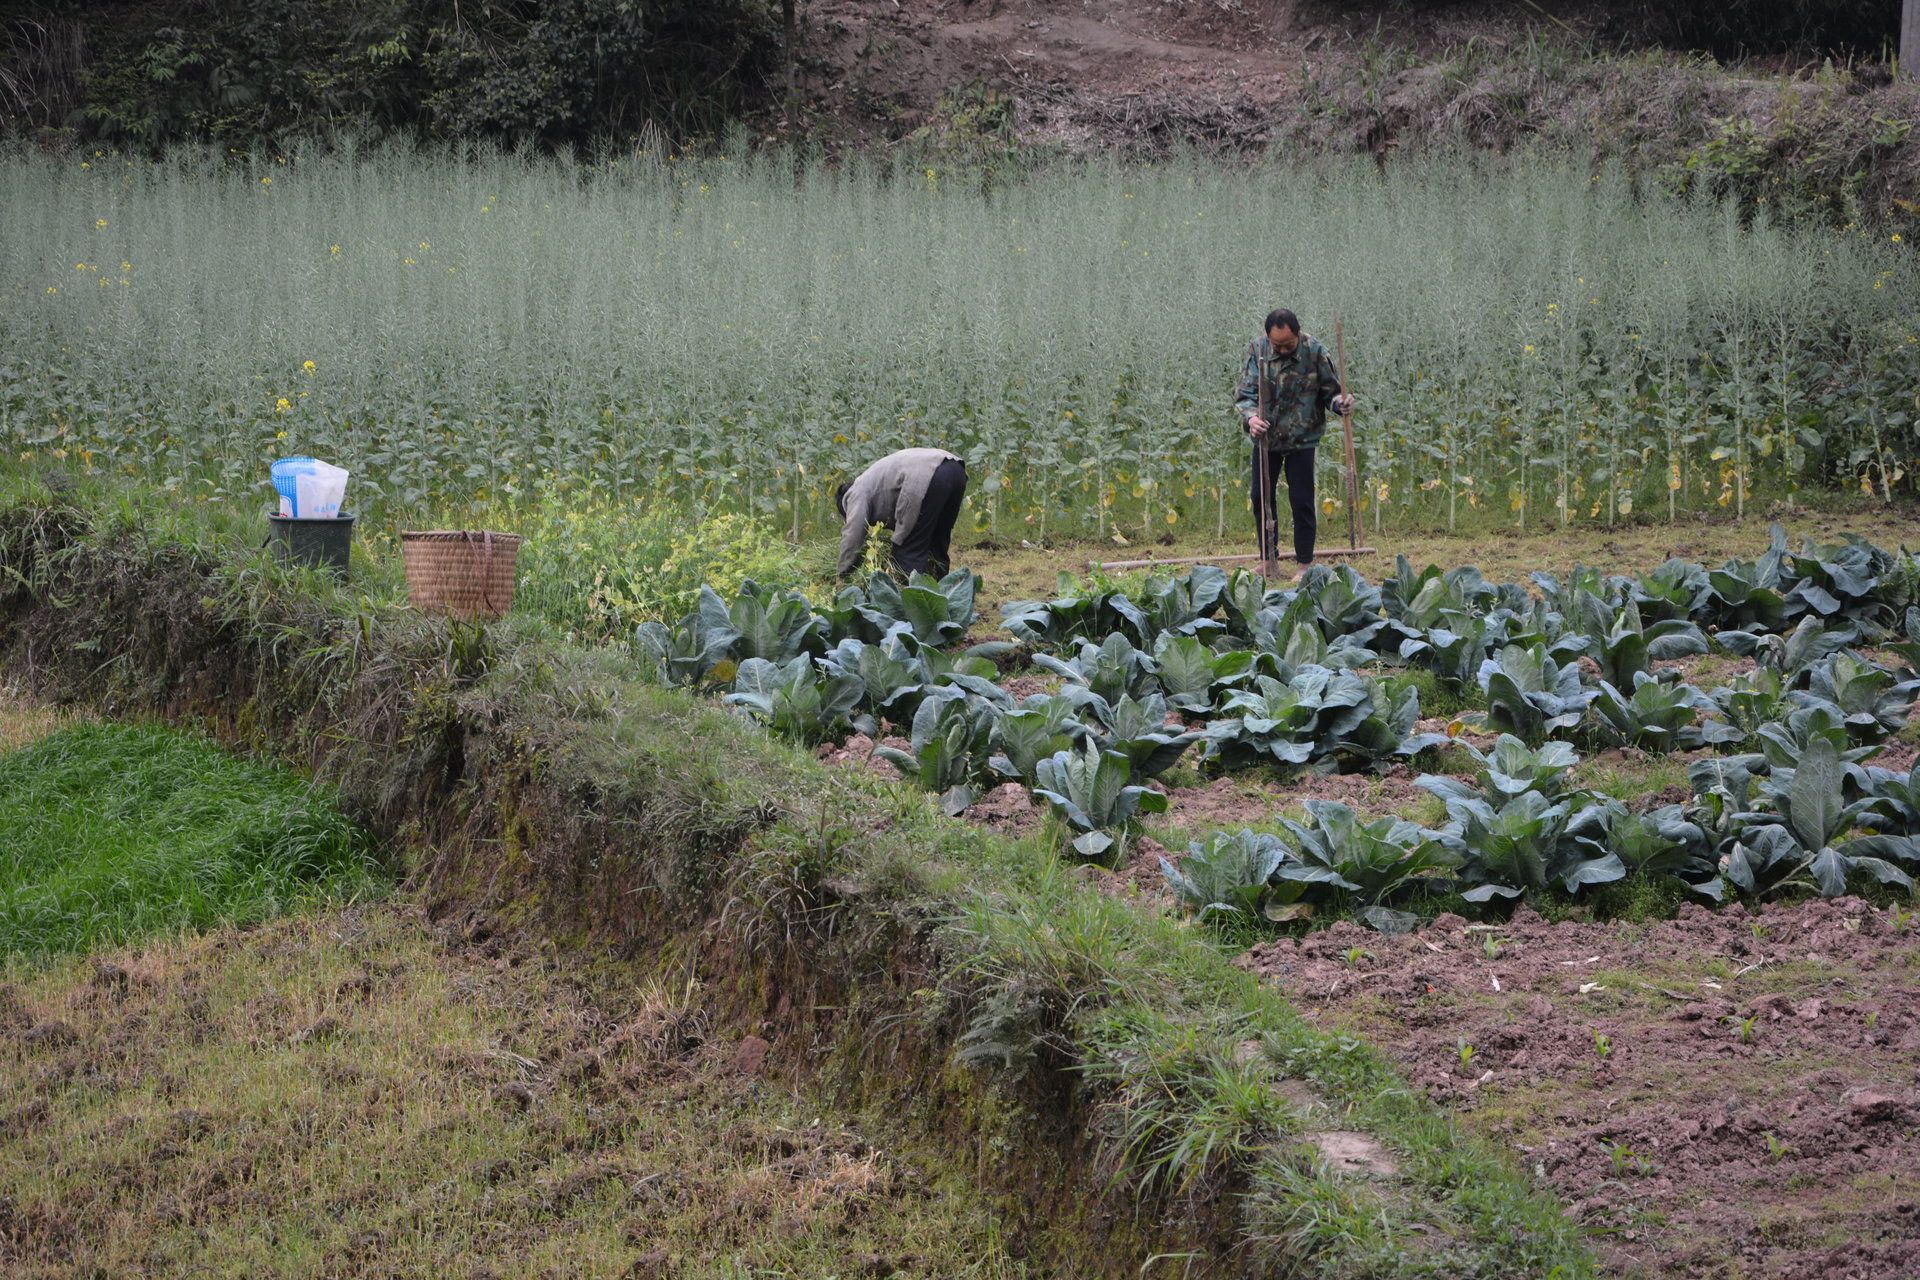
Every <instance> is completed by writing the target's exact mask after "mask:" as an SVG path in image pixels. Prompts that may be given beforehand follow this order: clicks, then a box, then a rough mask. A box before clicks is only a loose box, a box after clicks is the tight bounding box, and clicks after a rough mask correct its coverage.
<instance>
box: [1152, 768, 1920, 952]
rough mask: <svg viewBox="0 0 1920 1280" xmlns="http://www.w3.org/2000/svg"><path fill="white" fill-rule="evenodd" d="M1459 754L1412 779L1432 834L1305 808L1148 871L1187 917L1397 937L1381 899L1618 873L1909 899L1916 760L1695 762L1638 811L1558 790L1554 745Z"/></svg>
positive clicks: (1752, 888) (1567, 885)
mask: <svg viewBox="0 0 1920 1280" xmlns="http://www.w3.org/2000/svg"><path fill="white" fill-rule="evenodd" d="M1463 745H1464V744H1463ZM1466 750H1467V751H1469V752H1470V753H1471V754H1472V755H1473V757H1474V760H1475V763H1476V765H1477V768H1476V772H1475V774H1474V777H1473V780H1472V781H1471V782H1466V781H1462V780H1460V779H1458V778H1452V777H1440V776H1436V775H1431V774H1423V775H1421V776H1420V777H1419V778H1417V779H1416V780H1415V782H1416V785H1418V786H1421V787H1424V788H1426V789H1427V790H1428V791H1430V792H1432V793H1433V794H1434V795H1436V796H1438V797H1440V799H1441V800H1442V801H1443V802H1444V803H1445V805H1446V811H1447V822H1446V823H1445V824H1444V825H1443V826H1441V827H1440V828H1438V829H1437V830H1429V829H1426V828H1423V827H1421V826H1419V825H1418V824H1416V823H1414V822H1411V821H1408V820H1406V819H1403V818H1397V817H1391V816H1389V817H1383V818H1379V819H1376V820H1374V821H1372V822H1366V821H1363V820H1362V819H1361V818H1360V817H1359V816H1358V815H1356V814H1355V813H1354V812H1353V810H1351V809H1350V808H1348V807H1347V806H1346V805H1343V804H1339V803H1337V802H1330V801H1319V800H1309V801H1307V802H1306V805H1305V807H1306V810H1307V815H1308V818H1307V821H1306V822H1304V823H1302V822H1297V821H1294V820H1293V819H1291V818H1282V819H1281V825H1282V826H1283V827H1284V828H1285V834H1284V835H1276V834H1270V833H1265V832H1254V831H1251V830H1242V831H1240V832H1238V833H1228V832H1216V833H1214V834H1213V835H1212V836H1210V837H1208V838H1207V839H1204V840H1197V841H1194V842H1193V844H1192V845H1191V846H1190V848H1189V851H1188V854H1187V856H1186V857H1185V858H1184V859H1182V860H1181V862H1180V865H1179V866H1177V867H1176V866H1174V865H1173V864H1172V863H1170V862H1168V861H1167V860H1166V859H1164V858H1163V859H1161V864H1160V868H1161V873H1162V874H1163V875H1164V876H1165V877H1166V880H1167V882H1168V884H1169V885H1170V886H1171V887H1172V889H1173V891H1174V894H1175V895H1176V897H1177V898H1178V899H1179V900H1180V901H1182V902H1183V903H1184V904H1185V905H1186V906H1187V907H1188V908H1189V909H1190V910H1191V911H1193V912H1194V913H1195V914H1197V915H1199V916H1201V917H1203V918H1204V917H1208V916H1213V915H1216V914H1220V915H1229V916H1232V915H1261V914H1264V915H1265V916H1266V917H1268V918H1270V919H1274V920H1286V919H1294V918H1298V917H1301V916H1305V915H1310V914H1312V913H1313V912H1315V911H1316V910H1321V911H1325V910H1333V911H1339V912H1342V913H1347V914H1351V915H1353V916H1355V917H1356V918H1358V919H1361V920H1364V921H1367V922H1368V923H1371V924H1373V925H1374V926H1375V927H1377V928H1380V929H1382V930H1385V931H1389V932H1398V931H1400V930H1403V929H1405V928H1409V927H1411V926H1412V925H1413V924H1414V922H1415V916H1414V915H1413V914H1412V913H1410V912H1407V911H1404V910H1401V909H1399V908H1397V907H1396V906H1395V905H1394V904H1395V903H1396V902H1402V901H1404V900H1405V899H1406V898H1408V897H1409V896H1412V895H1414V894H1422V895H1427V896H1429V897H1431V896H1435V895H1444V894H1449V893H1458V894H1459V895H1460V896H1461V897H1462V898H1463V899H1465V900H1466V901H1468V902H1488V901H1490V900H1493V899H1501V898H1505V899H1512V898H1520V897H1525V896H1529V895H1533V894H1539V893H1544V892H1561V891H1564V892H1565V893H1566V894H1567V895H1568V896H1571V897H1578V896H1579V895H1581V894H1583V893H1585V892H1587V891H1589V890H1591V889H1593V888H1595V887H1597V886H1601V885H1607V884H1612V883H1614V882H1616V881H1620V880H1624V879H1626V878H1628V877H1630V876H1637V877H1641V878H1643V879H1647V880H1655V881H1668V882H1670V883H1672V884H1673V885H1674V886H1675V887H1677V888H1680V889H1682V890H1684V891H1685V892H1687V893H1690V894H1694V895H1698V896H1699V897H1701V898H1703V899H1710V900H1712V901H1715V902H1718V901H1721V900H1722V899H1724V898H1725V897H1727V896H1728V895H1729V894H1738V895H1739V896H1741V897H1744V898H1747V899H1749V900H1755V901H1757V900H1759V899H1762V898H1765V897H1768V896H1770V895H1773V894H1776V893H1779V892H1781V891H1782V890H1785V889H1788V888H1796V889H1808V888H1810V889H1812V890H1813V891H1814V892H1817V893H1819V894H1821V895H1822V896H1826V897H1833V896H1837V895H1839V894H1842V893H1844V892H1846V891H1847V887H1848V884H1849V881H1852V882H1854V883H1856V884H1857V883H1860V882H1861V880H1862V879H1863V878H1870V879H1873V880H1877V881H1879V882H1880V883H1882V884H1893V885H1899V886H1900V887H1902V888H1905V889H1906V890H1907V891H1908V892H1909V893H1911V892H1912V890H1913V876H1912V870H1911V869H1912V868H1915V867H1920V764H1916V765H1915V766H1914V767H1913V768H1912V769H1911V770H1910V771H1908V772H1907V773H1905V774H1902V773H1899V772H1897V771H1894V770H1888V769H1880V768H1875V767H1872V766H1867V765H1862V764H1861V763H1860V760H1859V756H1860V755H1861V752H1860V751H1859V750H1858V749H1854V750H1846V751H1843V750H1841V749H1840V748H1838V747H1837V746H1836V745H1835V744H1834V743H1833V741H1832V740H1831V739H1829V738H1824V737H1823V738H1817V739H1815V741H1814V742H1813V743H1812V745H1811V746H1809V747H1808V748H1807V749H1806V750H1805V751H1804V752H1803V753H1801V754H1800V755H1798V756H1797V757H1792V758H1788V757H1785V756H1784V754H1783V753H1777V752H1775V751H1773V750H1771V749H1770V750H1769V751H1768V752H1765V753H1755V754H1742V755H1734V756H1711V757H1706V758H1703V759H1700V760H1696V761H1695V762H1694V763H1693V764H1692V766H1691V767H1690V768H1689V770H1688V777H1689V781H1690V783H1691V788H1692V792H1693V795H1692V798H1691V799H1690V800H1688V801H1686V802H1684V803H1681V804H1672V805H1666V806H1662V807H1659V808H1655V809H1652V810H1649V811H1646V812H1635V811H1633V810H1631V809H1629V808H1628V807H1627V806H1626V805H1624V804H1622V803H1621V802H1620V801H1619V800H1617V799H1615V798H1613V797H1611V796H1607V795H1604V794H1602V793H1599V792H1596V791H1591V790H1586V789H1583V788H1577V787H1573V786H1570V785H1569V782H1568V779H1569V774H1570V773H1571V771H1572V770H1573V768H1574V766H1575V765H1577V764H1578V763H1579V757H1578V756H1577V754H1576V753H1575V752H1574V750H1573V748H1572V746H1571V745H1569V744H1567V743H1565V742H1550V743H1547V744H1546V745H1545V746H1543V747H1540V748H1538V749H1535V748H1530V747H1528V746H1527V745H1526V744H1525V743H1523V742H1521V741H1520V740H1519V739H1518V738H1515V737H1513V736H1512V735H1510V734H1503V735H1501V737H1500V739H1499V740H1498V742H1497V743H1496V744H1495V746H1494V747H1493V748H1492V750H1490V751H1487V752H1481V751H1479V750H1477V749H1475V748H1473V747H1471V746H1467V747H1466Z"/></svg>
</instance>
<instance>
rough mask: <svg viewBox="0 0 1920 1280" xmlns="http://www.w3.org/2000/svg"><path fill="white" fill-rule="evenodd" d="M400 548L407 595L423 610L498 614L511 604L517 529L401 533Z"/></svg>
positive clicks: (466, 615)
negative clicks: (405, 575)
mask: <svg viewBox="0 0 1920 1280" xmlns="http://www.w3.org/2000/svg"><path fill="white" fill-rule="evenodd" d="M400 551H401V555H402V557H403V559H404V560H405V562H406V567H407V595H408V597H409V598H410V599H411V600H412V602H413V607H414V608H416V609H418V610H420V611H421V612H422V613H444V614H448V615H450V616H452V617H455V618H475V617H498V616H499V615H501V614H503V613H505V612H506V611H507V610H509V609H511V608H512V607H513V579H514V560H515V558H516V557H517V556H518V555H519V553H520V535H519V534H517V533H488V532H485V531H475V530H472V529H454V530H448V529H433V530H428V531H425V532H417V533H402V534H401V535H400Z"/></svg>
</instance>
